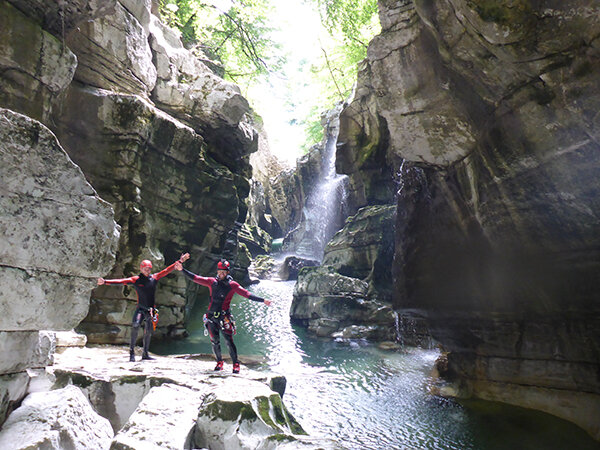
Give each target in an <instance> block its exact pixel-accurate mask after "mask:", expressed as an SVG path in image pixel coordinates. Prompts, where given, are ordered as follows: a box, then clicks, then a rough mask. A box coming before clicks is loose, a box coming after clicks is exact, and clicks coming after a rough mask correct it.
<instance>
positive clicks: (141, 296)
mask: <svg viewBox="0 0 600 450" xmlns="http://www.w3.org/2000/svg"><path fill="white" fill-rule="evenodd" d="M173 270H175V263H173V264H171V265H170V266H169V267H166V268H164V269H163V270H161V271H160V272H158V273H153V274H151V275H150V276H149V277H147V276H145V275H144V274H143V273H140V274H139V275H136V276H133V277H129V278H118V279H115V280H104V283H105V284H108V285H112V284H133V287H134V289H135V292H136V293H137V297H138V299H137V308H136V309H135V312H134V313H133V318H132V320H131V325H132V326H133V329H132V330H131V342H130V345H129V352H130V354H131V355H133V354H134V348H135V342H136V341H137V336H138V330H139V328H140V325H141V324H142V322H144V339H143V344H144V351H143V353H142V358H147V357H148V349H149V348H150V338H151V337H152V332H153V326H152V316H151V314H150V312H151V311H150V310H151V309H152V308H154V296H155V294H156V285H157V282H158V280H160V279H161V278H162V277H164V276H166V275H168V274H170V273H171V272H173Z"/></svg>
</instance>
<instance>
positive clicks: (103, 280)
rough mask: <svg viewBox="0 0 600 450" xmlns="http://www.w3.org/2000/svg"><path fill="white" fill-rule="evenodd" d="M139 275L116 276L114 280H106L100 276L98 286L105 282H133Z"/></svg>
mask: <svg viewBox="0 0 600 450" xmlns="http://www.w3.org/2000/svg"><path fill="white" fill-rule="evenodd" d="M138 278H139V277H138V276H137V275H136V276H135V277H129V278H115V279H113V280H105V279H104V278H98V286H102V285H103V284H131V283H135V282H136V280H137V279H138Z"/></svg>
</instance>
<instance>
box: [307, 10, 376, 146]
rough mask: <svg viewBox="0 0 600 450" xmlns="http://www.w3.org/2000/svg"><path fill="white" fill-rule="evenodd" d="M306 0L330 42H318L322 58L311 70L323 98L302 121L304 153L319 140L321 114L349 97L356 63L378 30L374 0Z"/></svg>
mask: <svg viewBox="0 0 600 450" xmlns="http://www.w3.org/2000/svg"><path fill="white" fill-rule="evenodd" d="M306 1H307V2H310V3H313V4H315V5H316V6H317V7H318V9H319V14H320V16H321V22H322V24H323V26H324V27H325V28H326V29H327V31H328V32H329V35H330V37H331V39H330V40H329V41H328V42H322V43H321V50H322V53H323V55H322V58H321V59H320V61H317V62H316V63H314V64H313V66H312V68H311V74H312V79H313V82H314V83H318V84H319V85H320V86H321V91H322V92H323V95H322V96H321V97H320V99H319V100H320V101H319V102H318V103H315V105H314V106H313V107H312V108H311V114H310V116H309V117H307V118H306V120H305V121H304V125H305V128H306V134H307V142H306V144H305V150H306V149H308V148H309V147H310V146H311V145H312V144H313V143H315V142H318V141H319V140H320V139H321V138H322V127H321V125H320V116H321V113H322V112H323V111H325V110H327V109H330V108H332V107H333V106H334V105H335V104H336V103H337V102H339V101H344V100H346V99H347V98H348V97H349V96H350V94H351V92H352V87H353V86H354V83H355V82H356V77H357V72H358V63H359V62H360V61H362V60H363V59H365V58H366V56H367V46H368V43H369V42H370V40H371V39H372V38H373V37H374V36H375V35H376V34H377V33H379V31H380V29H381V26H380V24H379V19H378V15H377V11H378V10H377V0H306Z"/></svg>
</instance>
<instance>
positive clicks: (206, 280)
mask: <svg viewBox="0 0 600 450" xmlns="http://www.w3.org/2000/svg"><path fill="white" fill-rule="evenodd" d="M183 274H184V275H185V276H186V277H188V278H189V279H190V280H192V281H193V282H194V283H197V284H201V285H202V286H210V285H212V279H211V278H205V277H201V276H200V275H196V274H195V273H192V272H190V271H189V270H187V269H186V268H185V267H184V268H183Z"/></svg>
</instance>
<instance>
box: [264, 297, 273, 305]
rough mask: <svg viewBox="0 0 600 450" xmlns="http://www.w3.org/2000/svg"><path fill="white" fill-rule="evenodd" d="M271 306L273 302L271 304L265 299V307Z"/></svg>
mask: <svg viewBox="0 0 600 450" xmlns="http://www.w3.org/2000/svg"><path fill="white" fill-rule="evenodd" d="M272 304H273V302H272V301H271V300H267V299H266V298H265V305H267V306H271V305H272Z"/></svg>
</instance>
